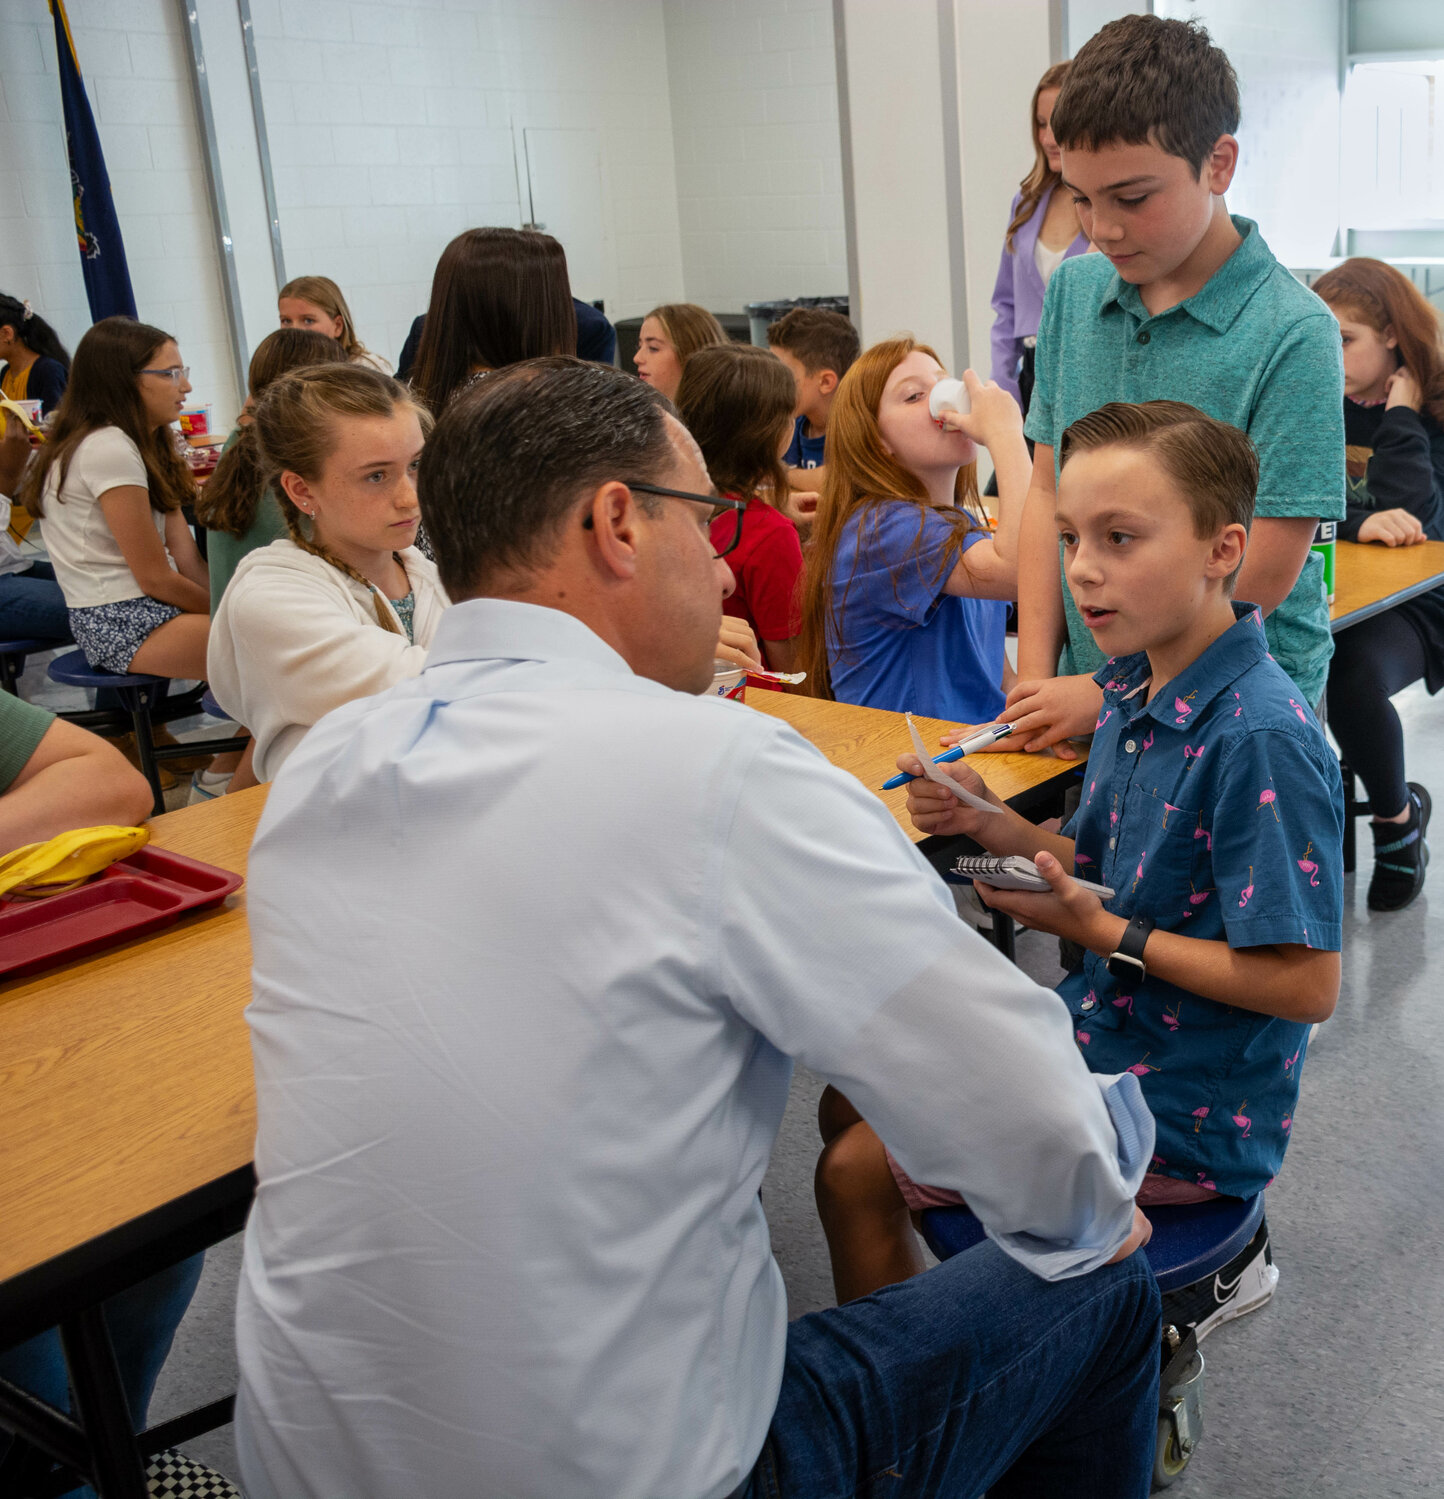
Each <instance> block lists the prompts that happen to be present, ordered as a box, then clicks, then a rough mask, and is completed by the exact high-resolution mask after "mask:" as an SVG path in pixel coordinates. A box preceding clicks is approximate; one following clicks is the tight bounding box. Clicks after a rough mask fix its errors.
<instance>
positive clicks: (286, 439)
mask: <svg viewBox="0 0 1444 1499" xmlns="http://www.w3.org/2000/svg"><path fill="white" fill-rule="evenodd" d="M430 427H431V416H430V413H429V412H428V411H427V410H426V408H425V407H423V406H421V405H420V404H419V403H418V402H417V401H416V400H414V399H413V398H412V396H411V395H410V393H409V392H408V391H407V390H406V388H405V387H404V386H402V385H399V384H398V383H397V382H396V381H395V380H393V379H391V378H390V376H387V375H383V374H381V373H380V372H379V371H377V370H372V369H365V368H363V367H362V366H360V365H357V364H330V365H321V366H313V367H311V368H309V369H301V370H293V371H292V372H291V373H290V374H286V375H282V376H281V377H280V378H279V379H278V380H275V381H273V382H272V383H271V384H270V385H268V386H267V387H266V390H265V392H264V394H263V395H262V396H261V399H260V400H259V401H258V402H257V404H256V409H255V412H254V414H253V418H252V431H253V432H254V434H255V442H256V449H257V453H258V457H259V460H260V462H259V469H260V472H261V474H262V476H263V481H264V482H266V483H269V484H270V486H271V489H272V492H273V493H274V494H275V497H276V501H277V503H278V504H279V505H280V507H281V514H282V516H283V517H284V518H285V522H286V528H287V531H288V533H289V534H288V536H287V537H286V538H284V539H282V540H280V541H273V542H272V543H271V544H270V545H269V546H267V547H262V548H261V549H260V550H258V551H254V552H251V553H250V554H249V555H248V556H246V557H244V558H242V560H241V562H240V565H239V566H238V567H237V568H236V571H235V574H234V576H233V577H232V579H231V581H230V584H229V586H228V587H227V588H226V591H225V593H224V595H223V596H222V598H221V602H220V607H219V608H218V609H217V611H216V617H215V624H214V627H213V628H212V630H211V643H210V654H209V670H208V673H207V676H208V680H209V681H210V684H211V688H212V690H213V691H214V692H215V695H216V698H217V699H218V700H219V701H220V702H221V703H222V704H223V705H224V706H225V708H226V711H227V712H228V713H230V714H231V715H232V717H234V718H236V719H238V720H239V721H240V722H242V723H245V724H247V725H249V726H250V729H251V732H252V734H253V735H254V736H255V746H256V753H255V762H254V763H255V772H256V775H257V776H258V777H259V778H260V779H261V780H263V781H269V780H271V779H273V778H274V776H275V774H276V772H277V771H278V770H279V769H280V768H281V765H282V764H283V763H284V762H285V759H286V757H287V756H288V755H289V754H290V753H291V752H292V750H294V749H295V747H296V746H297V745H298V744H299V743H300V742H301V740H302V738H303V737H304V736H305V734H306V731H307V730H308V729H309V728H310V727H311V725H312V724H314V723H315V722H316V721H317V719H319V718H321V717H322V716H323V715H325V714H327V713H329V712H330V711H331V710H332V709H333V708H338V707H340V706H341V704H342V703H348V702H350V701H351V700H352V699H353V698H358V697H368V696H370V695H371V694H372V693H375V692H380V691H382V690H383V689H384V688H387V687H390V686H392V685H394V684H395V683H397V682H399V681H401V680H403V679H404V678H406V677H414V676H416V675H417V674H418V673H419V672H420V671H421V668H422V666H423V665H425V662H426V652H427V649H428V648H429V646H430V644H431V640H432V636H433V635H434V634H435V633H436V627H437V625H438V624H439V623H440V621H441V615H442V611H443V610H444V609H445V608H446V606H447V603H448V602H449V600H448V599H447V597H446V594H445V592H444V591H443V590H442V587H441V583H440V580H439V579H438V578H437V575H436V566H435V564H434V563H432V562H431V561H429V560H428V559H427V558H426V557H424V556H423V555H422V554H421V552H420V551H418V550H417V548H416V547H415V546H414V545H413V542H414V541H415V538H416V530H417V526H418V524H419V523H420V518H421V512H420V510H419V508H418V507H417V503H416V466H417V463H418V462H419V461H420V458H421V448H422V443H423V441H424V439H425V434H426V432H427V431H429V430H430Z"/></svg>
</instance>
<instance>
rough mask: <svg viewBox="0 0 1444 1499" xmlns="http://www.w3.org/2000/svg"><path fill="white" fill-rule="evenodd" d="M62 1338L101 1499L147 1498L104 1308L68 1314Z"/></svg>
mask: <svg viewBox="0 0 1444 1499" xmlns="http://www.w3.org/2000/svg"><path fill="white" fill-rule="evenodd" d="M60 1343H61V1346H62V1347H63V1348H64V1349H65V1362H66V1366H67V1367H68V1369H69V1371H70V1384H71V1389H72V1390H73V1392H74V1396H75V1412H76V1415H77V1416H78V1417H79V1419H80V1424H81V1426H83V1427H84V1428H85V1435H86V1439H87V1440H88V1442H89V1444H90V1452H91V1463H92V1472H93V1476H94V1480H95V1487H96V1489H97V1491H98V1492H99V1494H100V1496H101V1499H146V1495H147V1485H146V1478H145V1464H144V1463H143V1462H142V1461H141V1456H140V1447H139V1445H138V1444H137V1442H136V1439H135V1433H134V1432H133V1431H132V1430H131V1424H130V1409H129V1407H128V1405H127V1404H126V1399H125V1390H124V1387H123V1386H122V1385H121V1382H120V1370H119V1368H118V1367H117V1366H116V1362H115V1349H114V1348H113V1347H112V1346H111V1342H110V1333H109V1331H108V1330H107V1328H106V1325H105V1314H104V1312H103V1311H102V1310H101V1308H100V1307H98V1306H92V1307H88V1308H86V1310H85V1311H83V1312H77V1313H76V1314H75V1315H74V1316H72V1317H67V1318H66V1319H65V1320H64V1321H63V1322H62V1323H61V1324H60Z"/></svg>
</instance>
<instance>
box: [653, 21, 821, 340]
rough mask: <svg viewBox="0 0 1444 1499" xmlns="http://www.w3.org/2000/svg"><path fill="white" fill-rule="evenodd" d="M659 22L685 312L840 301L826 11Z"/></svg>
mask: <svg viewBox="0 0 1444 1499" xmlns="http://www.w3.org/2000/svg"><path fill="white" fill-rule="evenodd" d="M663 13H664V15H665V17H666V28H667V74H668V78H669V81H670V87H671V101H672V134H673V142H674V146H675V153H676V179H677V199H678V206H679V209H680V212H681V219H682V266H683V276H684V280H685V283H686V288H687V298H688V300H689V301H692V302H700V303H701V304H702V305H703V306H706V307H710V308H712V309H714V310H715V311H719V312H724V311H725V312H740V311H741V310H742V307H743V305H744V304H745V303H747V302H753V301H759V300H762V299H767V298H772V297H797V296H831V295H846V293H847V246H846V243H845V239H844V229H843V207H842V150H841V145H840V143H839V136H838V122H837V64H836V60H835V57H834V54H833V30H832V4H831V0H785V3H784V0H663ZM642 82H643V80H642V79H641V77H640V76H639V78H638V84H639V87H640V86H641V85H642Z"/></svg>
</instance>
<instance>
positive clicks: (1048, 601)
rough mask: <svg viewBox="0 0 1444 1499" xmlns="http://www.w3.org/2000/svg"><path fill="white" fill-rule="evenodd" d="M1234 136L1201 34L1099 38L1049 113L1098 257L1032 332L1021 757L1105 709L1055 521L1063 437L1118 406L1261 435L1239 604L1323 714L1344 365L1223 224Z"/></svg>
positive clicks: (1257, 253) (1225, 67) (1016, 695)
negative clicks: (1208, 420) (1248, 608)
mask: <svg viewBox="0 0 1444 1499" xmlns="http://www.w3.org/2000/svg"><path fill="white" fill-rule="evenodd" d="M1238 120H1239V105H1238V81H1237V79H1236V77H1235V75H1234V71H1233V68H1232V66H1231V65H1230V63H1229V61H1228V58H1227V57H1226V56H1225V55H1224V53H1223V52H1222V51H1220V50H1219V49H1218V48H1217V47H1215V46H1213V45H1212V43H1211V42H1210V40H1209V37H1208V33H1207V32H1206V31H1205V30H1204V29H1203V28H1202V27H1201V26H1199V25H1197V24H1194V23H1191V22H1184V21H1171V20H1163V19H1161V18H1160V17H1158V16H1152V15H1129V16H1124V17H1123V18H1122V19H1120V20H1117V21H1113V22H1111V23H1110V24H1109V25H1107V26H1105V27H1104V28H1103V29H1102V30H1101V31H1100V32H1099V33H1098V35H1097V36H1095V37H1094V38H1093V39H1092V40H1091V41H1090V42H1088V44H1087V45H1086V46H1085V47H1083V49H1082V50H1081V51H1080V52H1079V53H1078V56H1077V57H1076V58H1075V59H1074V61H1073V67H1072V70H1071V71H1070V73H1069V76H1068V79H1067V82H1066V84H1065V85H1064V88H1063V91H1062V92H1061V94H1060V95H1059V97H1058V102H1057V104H1056V105H1055V106H1054V110H1053V118H1052V121H1051V125H1052V129H1053V133H1054V135H1055V136H1056V137H1057V139H1058V142H1059V144H1060V145H1061V146H1062V148H1063V183H1064V186H1065V188H1067V189H1068V190H1069V191H1071V192H1072V193H1073V195H1074V199H1075V201H1076V203H1077V206H1078V217H1079V222H1080V224H1081V225H1082V228H1083V231H1084V233H1085V234H1087V235H1088V237H1089V238H1090V239H1091V240H1092V241H1093V243H1094V245H1095V246H1096V247H1097V248H1098V250H1099V251H1101V253H1099V254H1090V255H1079V256H1076V257H1074V258H1073V259H1072V260H1068V261H1065V262H1064V263H1063V264H1062V265H1061V266H1059V267H1058V269H1057V270H1056V271H1055V272H1054V274H1053V277H1052V279H1051V280H1050V281H1049V283H1048V294H1047V297H1046V299H1045V301H1044V305H1043V321H1042V326H1041V327H1040V329H1039V331H1038V349H1037V384H1036V386H1035V388H1034V392H1033V404H1032V407H1031V410H1030V412H1029V415H1028V422H1027V427H1026V431H1027V435H1028V436H1029V437H1030V438H1032V439H1033V441H1034V442H1035V443H1036V445H1037V447H1036V451H1035V454H1034V469H1033V484H1032V488H1031V489H1030V490H1029V493H1028V498H1027V501H1026V504H1025V509H1024V517H1023V529H1022V536H1021V539H1020V543H1019V559H1018V600H1019V636H1018V684H1017V686H1016V687H1014V689H1013V691H1012V692H1011V693H1010V694H1009V696H1008V705H1007V707H1006V708H1005V709H1004V712H1003V717H1004V718H1005V719H1007V720H1008V721H1010V722H1012V723H1014V724H1015V725H1016V726H1017V728H1016V731H1015V734H1016V735H1020V736H1022V737H1023V746H1024V748H1027V749H1030V750H1031V749H1042V748H1044V747H1045V746H1047V745H1053V744H1056V745H1058V750H1059V753H1061V754H1063V755H1065V756H1071V754H1072V751H1071V750H1070V749H1069V748H1068V746H1067V745H1066V744H1063V743H1061V742H1060V741H1063V740H1065V739H1067V738H1068V737H1070V736H1075V735H1081V734H1087V733H1090V732H1091V731H1092V729H1093V727H1094V724H1095V723H1096V721H1097V718H1098V714H1099V709H1100V707H1101V704H1102V694H1101V692H1100V690H1099V688H1098V685H1097V684H1096V683H1095V682H1094V681H1093V680H1092V673H1093V672H1094V671H1096V670H1097V669H1098V667H1099V666H1101V665H1102V663H1103V656H1102V654H1101V652H1100V651H1099V650H1098V647H1097V646H1096V645H1095V644H1094V642H1093V640H1092V637H1091V636H1090V635H1089V632H1088V631H1087V629H1085V628H1084V625H1083V621H1082V619H1081V618H1080V617H1079V615H1078V612H1077V610H1076V608H1075V607H1074V606H1073V602H1072V600H1071V599H1070V598H1068V596H1067V591H1066V590H1065V589H1064V588H1063V586H1062V578H1061V573H1060V568H1059V544H1058V537H1057V534H1056V531H1055V528H1054V522H1053V511H1054V502H1055V490H1056V475H1057V471H1056V467H1055V449H1056V447H1057V444H1058V441H1059V439H1060V437H1061V434H1062V433H1063V431H1064V429H1065V428H1067V427H1068V426H1070V425H1071V424H1072V423H1073V422H1075V421H1077V420H1078V418H1079V417H1082V416H1085V415H1086V414H1087V413H1089V412H1090V411H1094V410H1096V409H1097V408H1098V407H1100V406H1102V405H1104V404H1105V403H1106V402H1109V401H1144V400H1159V399H1168V400H1175V401H1186V402H1188V403H1189V404H1191V405H1194V406H1197V407H1199V408H1200V409H1202V410H1203V411H1205V412H1207V413H1208V414H1209V415H1210V416H1213V417H1215V418H1217V419H1218V420H1220V421H1225V422H1228V423H1229V424H1230V425H1232V426H1235V427H1238V428H1240V429H1241V430H1243V431H1245V432H1247V433H1248V435H1249V437H1250V438H1251V439H1252V440H1253V443H1254V446H1255V447H1256V448H1257V450H1258V455H1259V465H1260V478H1259V488H1258V502H1257V508H1256V515H1257V519H1256V521H1255V523H1254V527H1253V532H1252V535H1251V537H1250V540H1249V547H1248V555H1247V557H1246V559H1245V562H1244V565H1243V571H1242V573H1241V575H1240V578H1239V583H1238V597H1239V598H1240V599H1246V600H1248V601H1249V602H1251V603H1255V604H1257V605H1259V607H1260V608H1261V610H1262V611H1263V613H1264V615H1265V617H1266V618H1265V630H1266V633H1267V637H1268V644H1269V649H1270V651H1271V653H1272V654H1273V656H1274V658H1275V659H1276V660H1277V661H1278V663H1279V665H1280V666H1282V667H1283V668H1284V670H1285V671H1286V672H1288V674H1289V675H1290V676H1291V677H1292V678H1293V679H1294V681H1295V682H1296V683H1297V684H1298V686H1299V688H1300V691H1301V693H1302V695H1303V698H1304V700H1305V701H1307V702H1308V703H1310V704H1311V705H1317V704H1318V702H1319V700H1320V699H1321V697H1322V696H1323V690H1324V683H1325V681H1326V679H1327V675H1328V665H1329V657H1330V656H1331V655H1332V654H1333V642H1332V640H1331V638H1330V635H1329V614H1328V602H1327V599H1326V596H1325V593H1324V585H1323V566H1322V560H1321V559H1320V558H1319V557H1318V556H1317V555H1316V554H1315V553H1313V552H1312V551H1311V550H1310V548H1311V544H1312V542H1313V538H1314V531H1315V528H1316V526H1317V523H1318V521H1319V520H1320V519H1325V520H1330V519H1342V517H1343V514H1344V430H1343V419H1342V415H1341V414H1340V413H1341V412H1342V409H1343V408H1342V395H1341V392H1342V390H1343V365H1342V361H1341V356H1340V349H1339V340H1338V334H1337V331H1336V330H1334V329H1331V328H1330V326H1329V324H1330V322H1331V317H1330V314H1329V311H1328V309H1327V308H1326V307H1325V306H1324V304H1323V303H1322V302H1320V301H1319V299H1318V298H1317V297H1315V296H1314V295H1313V293H1312V292H1310V291H1308V290H1307V289H1306V288H1305V287H1303V286H1301V285H1300V284H1299V283H1298V282H1297V281H1296V280H1295V279H1294V278H1293V277H1292V276H1291V275H1290V274H1289V273H1288V271H1286V270H1285V269H1284V267H1283V266H1282V265H1281V264H1280V263H1279V262H1278V261H1277V260H1276V259H1275V258H1274V256H1273V254H1272V253H1271V252H1270V250H1269V248H1268V246H1267V245H1266V244H1265V243H1264V242H1263V240H1262V238H1261V237H1260V235H1259V232H1258V226H1257V225H1256V224H1254V223H1253V222H1252V221H1250V220H1249V219H1244V218H1235V217H1232V216H1231V215H1230V214H1229V212H1228V210H1227V208H1226V206H1225V204H1224V200H1223V194H1224V192H1225V191H1226V190H1227V188H1228V186H1229V183H1230V182H1231V181H1232V178H1233V173H1234V168H1235V166H1236V165H1237V162H1238V142H1237V141H1236V140H1235V139H1234V136H1233V132H1234V131H1235V130H1236V129H1237V128H1238ZM1119 544H1120V545H1126V538H1120V543H1119ZM1011 743H1013V744H1014V745H1015V746H1016V745H1017V743H1018V738H1017V737H1015V738H1014V739H1013V740H1012V741H1011Z"/></svg>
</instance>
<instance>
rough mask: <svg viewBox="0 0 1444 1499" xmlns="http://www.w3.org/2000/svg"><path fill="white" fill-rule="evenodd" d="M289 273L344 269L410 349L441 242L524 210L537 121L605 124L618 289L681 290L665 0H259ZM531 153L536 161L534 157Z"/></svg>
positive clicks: (618, 295) (379, 331)
mask: <svg viewBox="0 0 1444 1499" xmlns="http://www.w3.org/2000/svg"><path fill="white" fill-rule="evenodd" d="M251 13H252V17H253V19H254V22H255V34H256V44H257V46H256V50H257V54H258V58H259V63H260V75H261V80H262V96H263V101H264V105H265V112H266V126H267V130H268V132H269V135H270V144H271V159H272V163H273V167H274V172H275V184H276V197H277V201H278V205H279V210H280V220H281V236H282V240H283V242H284V247H285V257H286V271H287V274H288V275H291V276H298V275H305V274H319V275H325V276H330V277H331V278H332V279H333V280H335V281H336V282H337V283H338V284H339V285H340V286H341V287H342V289H343V290H344V291H345V293H346V297H347V300H348V302H349V303H350V305H351V309H352V312H353V313H354V314H355V316H356V320H357V324H358V329H359V332H360V334H361V338H362V340H363V342H365V343H367V344H368V345H369V346H370V347H372V348H374V349H375V350H376V351H377V352H378V353H381V354H384V355H385V356H386V357H387V358H388V359H391V360H393V361H394V360H395V358H396V356H397V354H398V352H399V351H400V348H401V343H402V341H403V339H404V338H405V335H406V331H407V329H408V328H409V326H410V324H411V320H412V318H413V317H415V316H416V314H417V313H419V312H424V311H425V310H426V304H427V301H428V299H429V297H430V292H431V275H432V271H433V269H434V268H435V264H436V258H437V256H438V255H439V254H440V253H441V250H442V249H443V248H444V246H445V245H446V243H447V241H448V240H450V239H451V238H452V237H453V236H454V235H456V234H457V233H459V232H460V231H461V230H463V229H467V228H471V227H474V226H477V225H487V224H500V225H511V226H516V225H519V224H520V223H521V222H523V220H524V219H525V218H526V217H527V216H528V215H527V213H526V212H524V211H523V205H524V203H525V199H524V197H520V198H519V189H520V191H521V192H522V193H524V192H525V182H524V180H522V181H520V182H519V170H518V156H517V150H518V149H519V147H518V144H517V143H518V142H519V141H520V139H521V132H522V131H523V130H524V129H525V128H526V127H528V126H532V127H537V126H542V127H574V128H585V129H594V130H596V131H598V132H599V136H600V145H601V159H602V179H603V180H602V188H603V191H602V204H603V217H604V222H603V224H602V226H601V228H602V238H603V264H604V276H603V282H604V284H603V287H602V295H603V298H604V300H605V302H606V306H607V312H608V314H609V315H610V316H611V317H613V318H617V317H626V316H630V315H632V314H635V313H638V312H645V311H646V310H647V309H648V308H649V307H651V306H652V305H654V304H655V303H657V302H662V301H668V300H673V299H676V298H679V297H680V296H681V295H682V291H683V285H682V262H681V251H680V243H679V232H678V220H677V193H676V183H675V176H674V168H673V162H672V143H671V132H672V123H671V117H670V106H669V99H668V92H667V87H666V76H667V55H666V42H665V34H664V29H663V22H662V6H661V0H605V3H598V0H555V3H552V4H547V5H541V4H537V3H536V0H452V3H451V4H449V5H448V6H446V7H445V8H443V7H442V6H441V5H440V4H436V3H432V4H419V3H408V4H399V5H383V4H362V3H359V0H252V4H251ZM523 170H524V168H523Z"/></svg>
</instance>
